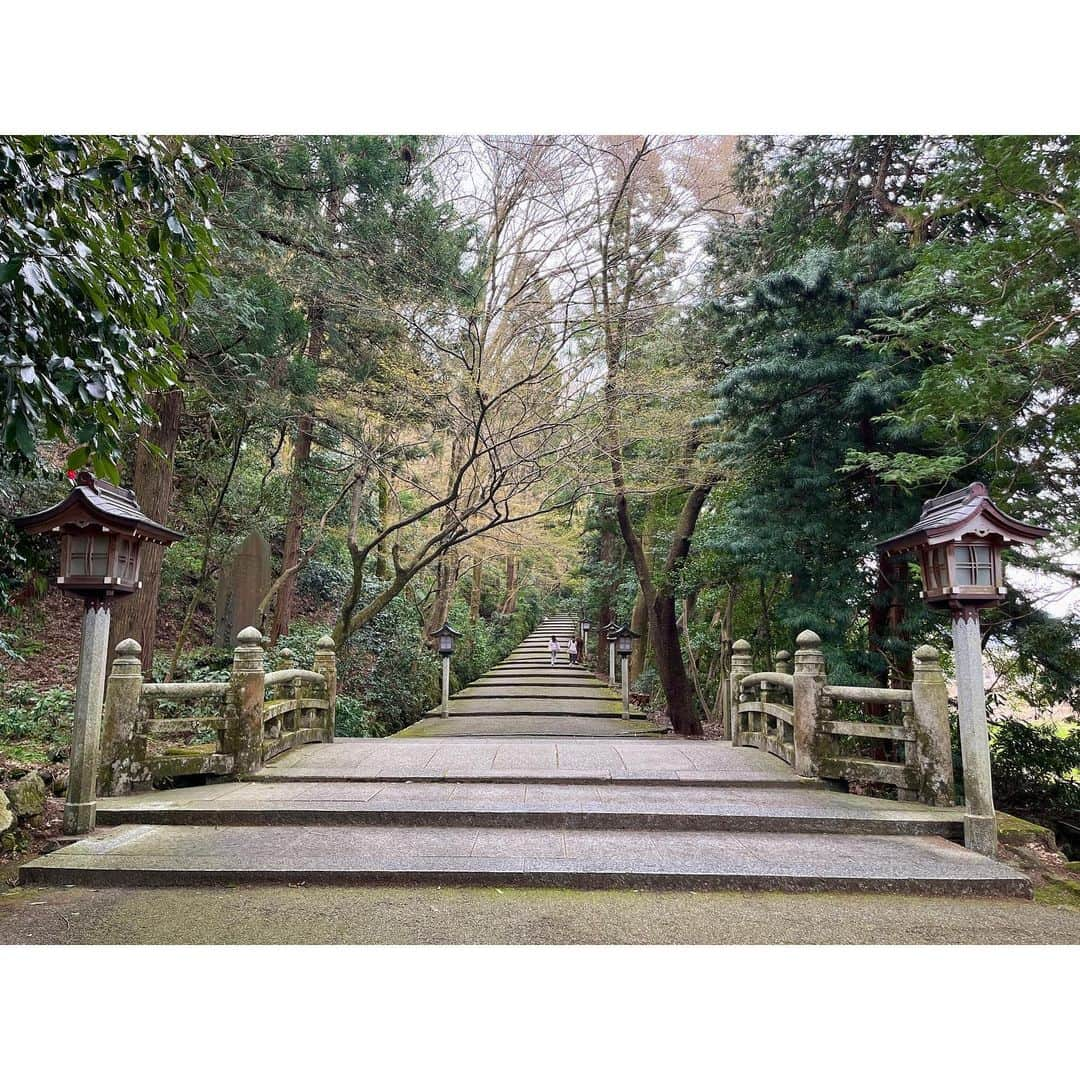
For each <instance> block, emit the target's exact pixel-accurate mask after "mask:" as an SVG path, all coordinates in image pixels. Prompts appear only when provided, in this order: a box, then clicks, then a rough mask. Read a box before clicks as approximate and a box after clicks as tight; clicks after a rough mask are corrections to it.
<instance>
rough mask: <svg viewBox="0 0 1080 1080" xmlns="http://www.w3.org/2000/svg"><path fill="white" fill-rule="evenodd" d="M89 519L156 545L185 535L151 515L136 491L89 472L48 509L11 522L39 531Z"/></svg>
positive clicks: (82, 475) (29, 530) (76, 480)
mask: <svg viewBox="0 0 1080 1080" xmlns="http://www.w3.org/2000/svg"><path fill="white" fill-rule="evenodd" d="M87 519H89V520H90V521H92V522H94V523H96V524H98V525H104V526H111V527H113V528H117V529H123V530H125V531H127V532H130V533H132V534H133V535H135V536H137V537H139V538H140V539H143V540H150V541H152V542H154V543H157V544H166V545H168V544H172V543H175V542H176V541H177V540H183V538H184V534H183V533H181V532H177V531H176V530H175V529H170V528H167V527H166V526H165V525H162V524H161V523H160V522H159V521H154V520H153V519H152V518H148V517H147V516H146V515H145V514H144V513H143V512H142V508H141V507H140V506H139V504H138V502H137V501H136V499H135V493H134V492H133V491H130V490H129V489H128V488H123V487H119V486H118V485H117V484H110V483H109V482H108V481H107V480H99V479H98V478H97V477H95V476H93V475H92V474H91V473H89V472H86V471H83V472H80V473H79V474H78V476H77V477H76V478H75V486H74V487H73V488H72V489H71V491H70V492H69V493H68V496H67V498H65V499H63V500H62V501H61V502H58V503H57V504H56V505H55V506H50V507H49V508H48V509H47V510H39V511H38V512H37V513H36V514H26V515H25V516H23V517H19V518H15V519H14V520H13V521H12V524H13V525H14V526H15V527H16V528H19V529H23V530H25V531H26V532H30V533H39V532H47V531H49V530H50V529H58V528H60V527H61V526H62V525H67V524H77V523H83V522H86V521H87Z"/></svg>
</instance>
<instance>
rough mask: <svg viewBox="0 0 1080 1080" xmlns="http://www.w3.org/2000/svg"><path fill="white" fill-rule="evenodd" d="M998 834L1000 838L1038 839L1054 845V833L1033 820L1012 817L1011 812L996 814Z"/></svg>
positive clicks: (1015, 839)
mask: <svg viewBox="0 0 1080 1080" xmlns="http://www.w3.org/2000/svg"><path fill="white" fill-rule="evenodd" d="M997 825H998V836H999V837H1000V838H1001V839H1002V840H1012V841H1017V840H1040V841H1042V842H1043V843H1049V845H1050V846H1051V848H1053V847H1056V844H1055V842H1054V833H1053V831H1052V830H1051V829H1047V828H1045V827H1044V826H1042V825H1036V824H1035V822H1034V821H1025V820H1024V819H1023V818H1018V817H1013V816H1012V814H1002V813H1000V812H999V813H998V815H997Z"/></svg>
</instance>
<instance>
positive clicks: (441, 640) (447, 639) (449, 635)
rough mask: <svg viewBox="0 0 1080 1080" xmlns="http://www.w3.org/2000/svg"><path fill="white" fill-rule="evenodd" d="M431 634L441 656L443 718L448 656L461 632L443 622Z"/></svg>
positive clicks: (447, 692) (446, 703) (447, 696)
mask: <svg viewBox="0 0 1080 1080" xmlns="http://www.w3.org/2000/svg"><path fill="white" fill-rule="evenodd" d="M431 636H432V637H433V638H435V639H436V642H435V647H436V648H437V649H438V651H439V655H440V656H441V657H442V714H443V717H444V718H445V717H446V715H447V713H448V711H449V702H450V657H451V656H453V655H454V639H455V638H459V637H461V633H460V632H459V631H457V630H455V629H454V628H453V627H452V626H451V625H450V624H449V623H448V622H444V623H443V624H442V626H441V627H440V628H439V629H438V630H436V631H435V632H434V633H433V634H432V635H431Z"/></svg>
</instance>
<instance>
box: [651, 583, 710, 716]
mask: <svg viewBox="0 0 1080 1080" xmlns="http://www.w3.org/2000/svg"><path fill="white" fill-rule="evenodd" d="M653 618H654V620H655V622H654V626H655V633H654V634H653V635H652V637H653V646H652V649H653V663H655V664H656V673H657V674H658V675H659V676H660V682H661V683H662V684H663V687H664V695H665V696H666V697H667V703H668V716H669V717H670V718H671V726H672V727H673V728H674V729H675V731H676V732H677V733H678V734H679V735H701V734H703V731H702V727H701V719H700V718H699V717H698V714H697V709H695V707H694V688H693V686H692V685H691V683H690V678H689V676H688V675H687V673H686V664H685V663H684V661H683V654H682V648H681V646H680V644H679V619H678V615H677V614H676V611H675V597H674V596H673V595H671V593H670V592H668V591H666V590H665V591H664V592H663V593H660V594H658V595H657V597H656V600H655V601H654V602H653Z"/></svg>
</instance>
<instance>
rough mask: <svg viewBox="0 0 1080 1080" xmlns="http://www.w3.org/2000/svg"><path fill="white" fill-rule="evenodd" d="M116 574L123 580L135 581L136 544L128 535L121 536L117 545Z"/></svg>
mask: <svg viewBox="0 0 1080 1080" xmlns="http://www.w3.org/2000/svg"><path fill="white" fill-rule="evenodd" d="M116 576H117V577H118V578H119V579H120V580H121V581H134V580H135V576H136V569H135V546H134V544H132V542H131V541H130V540H128V539H127V538H126V537H120V539H119V540H117V546H116Z"/></svg>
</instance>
